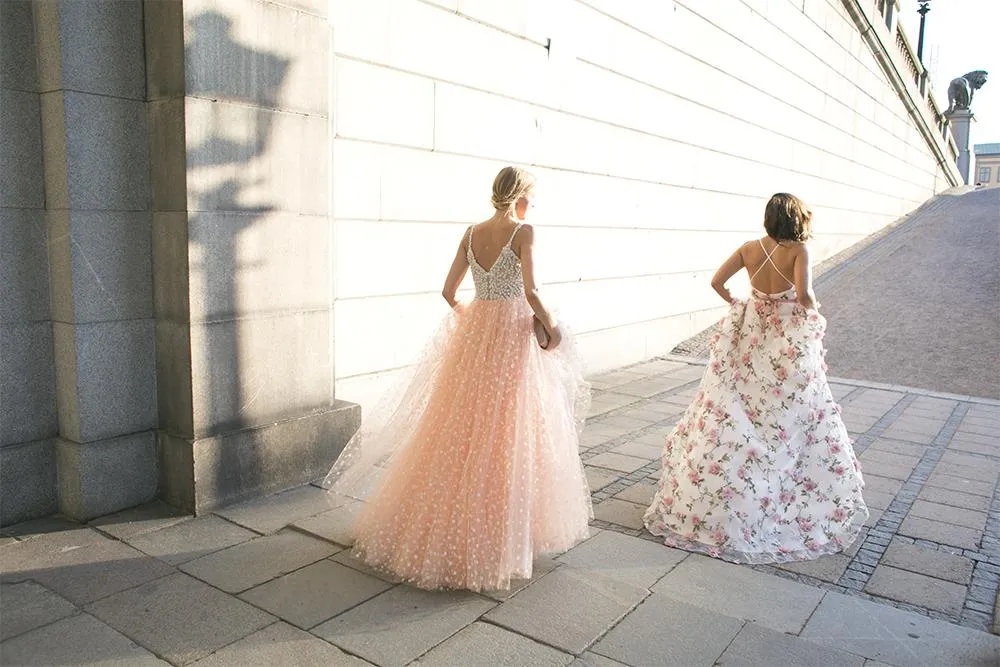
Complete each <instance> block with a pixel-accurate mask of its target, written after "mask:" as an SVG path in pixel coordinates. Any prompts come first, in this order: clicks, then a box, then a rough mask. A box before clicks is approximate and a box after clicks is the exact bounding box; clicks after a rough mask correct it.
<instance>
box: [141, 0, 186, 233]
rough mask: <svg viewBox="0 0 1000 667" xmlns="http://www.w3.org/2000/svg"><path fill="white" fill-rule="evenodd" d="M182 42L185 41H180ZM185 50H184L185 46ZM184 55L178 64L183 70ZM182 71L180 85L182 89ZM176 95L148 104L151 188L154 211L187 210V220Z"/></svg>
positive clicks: (173, 1)
mask: <svg viewBox="0 0 1000 667" xmlns="http://www.w3.org/2000/svg"><path fill="white" fill-rule="evenodd" d="M180 4H181V3H180V1H179V0H160V1H158V2H147V6H154V7H156V8H158V9H159V8H163V7H167V6H173V5H180ZM181 41H182V43H183V40H181ZM182 51H183V49H182ZM183 63H184V56H183V52H182V54H181V56H180V60H179V63H178V64H179V66H180V67H181V69H183ZM183 76H184V75H183V72H181V77H182V81H181V86H182V91H183ZM150 85H152V83H151V84H150ZM177 95H178V96H177V97H172V98H166V99H159V100H154V101H152V102H150V103H149V109H148V116H149V150H150V154H151V155H155V156H156V159H154V160H151V161H150V165H149V169H150V187H151V196H152V203H153V210H154V211H170V212H184V213H185V216H184V217H185V220H186V219H187V215H186V210H187V201H188V198H187V143H186V138H185V134H184V104H185V97H184V94H183V92H181V93H178V94H177Z"/></svg>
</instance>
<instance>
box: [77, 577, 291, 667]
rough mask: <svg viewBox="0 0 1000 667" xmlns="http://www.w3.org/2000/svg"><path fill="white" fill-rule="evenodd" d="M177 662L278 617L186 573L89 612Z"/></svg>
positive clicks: (102, 603)
mask: <svg viewBox="0 0 1000 667" xmlns="http://www.w3.org/2000/svg"><path fill="white" fill-rule="evenodd" d="M87 611H89V612H90V613H92V614H94V616H97V617H98V618H100V619H101V620H103V621H104V622H105V623H107V624H108V625H110V626H112V627H114V628H116V629H117V630H119V631H120V632H123V633H125V634H126V635H128V636H129V637H131V638H132V639H134V640H135V641H137V642H139V643H140V644H142V645H143V646H146V647H148V648H149V649H150V650H152V651H154V652H155V653H156V654H157V655H161V656H163V657H164V658H166V659H167V660H169V661H171V662H172V663H174V664H187V663H189V662H193V661H194V660H198V659H199V658H203V657H205V656H206V655H209V654H210V653H212V652H213V651H215V650H217V649H220V648H222V647H223V646H226V645H228V644H231V643H233V642H235V641H237V640H239V639H242V638H244V637H246V636H248V635H250V634H252V633H254V632H257V631H258V630H260V629H261V628H263V627H265V626H268V625H270V624H271V623H273V622H274V617H272V616H271V615H269V614H266V613H264V612H262V611H260V610H259V609H255V608H253V607H251V606H250V605H248V604H247V603H245V602H242V601H241V600H237V599H236V598H234V597H232V596H229V595H226V594H225V593H223V592H221V591H218V590H216V589H214V588H212V587H211V586H206V585H205V584H203V583H201V582H200V581H197V580H196V579H192V578H191V577H188V576H186V575H184V574H179V573H176V574H173V575H171V576H169V577H164V578H162V579H159V580H157V581H152V582H149V583H147V584H145V585H143V586H139V587H138V588H133V589H132V590H128V591H125V592H123V593H120V594H118V595H115V596H113V597H110V598H107V599H105V600H101V601H100V602H98V603H96V604H94V605H91V606H90V607H89V608H88V610H87Z"/></svg>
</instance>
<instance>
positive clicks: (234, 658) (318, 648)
mask: <svg viewBox="0 0 1000 667" xmlns="http://www.w3.org/2000/svg"><path fill="white" fill-rule="evenodd" d="M193 664H194V665H197V667H276V666H277V665H303V666H304V665H322V666H323V667H365V666H366V665H370V664H371V663H368V662H365V661H364V660H362V659H360V658H356V657H354V656H352V655H348V654H347V653H344V652H343V651H341V650H340V649H339V648H337V647H336V646H333V645H332V644H329V643H328V642H325V641H323V640H322V639H319V638H317V637H316V636H315V635H311V634H309V633H308V632H303V631H302V630H299V629H298V628H294V627H292V626H291V625H288V624H287V623H275V624H273V625H270V626H268V627H266V628H264V629H263V630H260V631H259V632H255V633H253V634H252V635H250V636H249V637H244V638H243V639H241V640H239V641H238V642H235V643H233V644H230V645H229V646H227V647H225V648H223V649H221V650H219V651H218V652H216V653H213V654H212V655H210V656H209V657H207V658H204V659H202V660H199V661H198V662H195V663H193Z"/></svg>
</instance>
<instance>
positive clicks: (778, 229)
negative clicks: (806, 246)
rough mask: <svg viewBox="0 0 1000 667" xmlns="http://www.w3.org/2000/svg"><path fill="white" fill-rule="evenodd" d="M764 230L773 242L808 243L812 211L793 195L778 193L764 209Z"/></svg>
mask: <svg viewBox="0 0 1000 667" xmlns="http://www.w3.org/2000/svg"><path fill="white" fill-rule="evenodd" d="M764 229H765V230H766V231H767V235H768V236H770V237H771V238H772V239H774V240H775V241H808V240H809V238H810V237H811V236H812V211H811V210H809V207H808V206H807V205H806V203H805V202H804V201H802V200H801V199H799V198H798V197H796V196H795V195H790V194H788V193H787V192H779V193H778V194H776V195H774V196H773V197H771V200H770V201H769V202H767V208H765V209H764Z"/></svg>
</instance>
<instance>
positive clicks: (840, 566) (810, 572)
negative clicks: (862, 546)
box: [779, 554, 851, 584]
mask: <svg viewBox="0 0 1000 667" xmlns="http://www.w3.org/2000/svg"><path fill="white" fill-rule="evenodd" d="M850 563H851V558H850V557H849V556H846V555H844V554H832V555H829V556H822V557H820V558H817V559H816V560H803V561H796V562H793V563H784V564H782V565H780V566H779V567H780V568H781V569H782V570H787V571H789V572H795V573H797V574H804V575H806V576H809V577H814V578H816V579H819V580H820V581H827V582H829V583H832V584H835V583H837V582H838V581H840V577H841V576H842V575H843V574H844V572H845V571H847V566H848V565H849V564H850Z"/></svg>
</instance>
